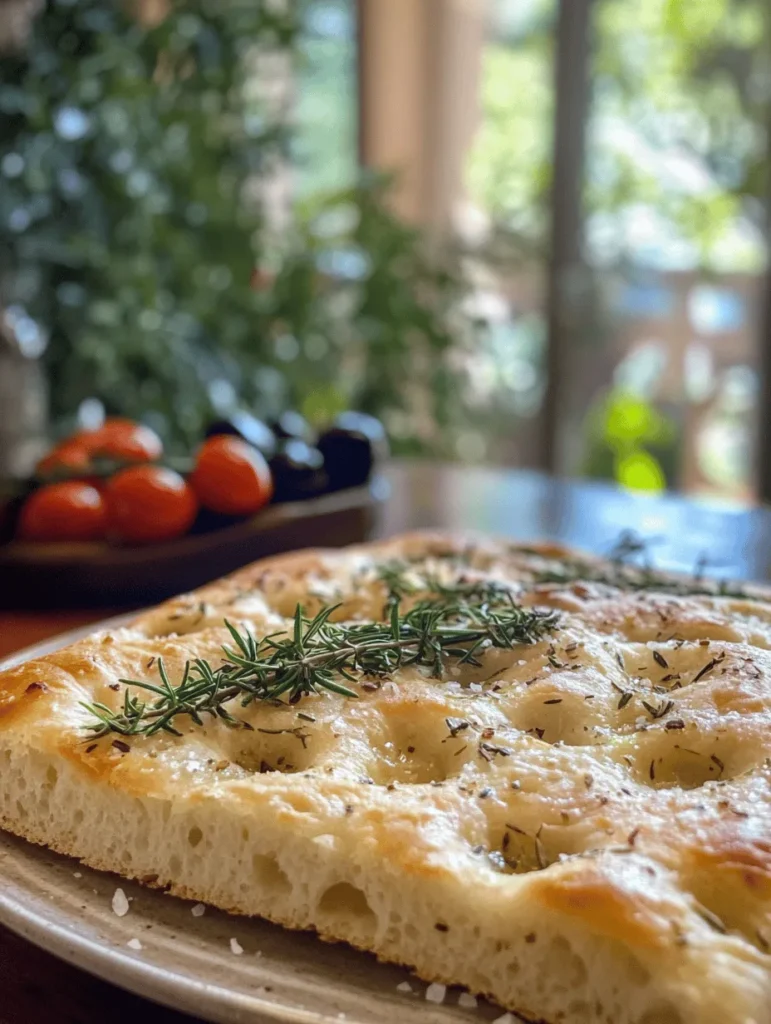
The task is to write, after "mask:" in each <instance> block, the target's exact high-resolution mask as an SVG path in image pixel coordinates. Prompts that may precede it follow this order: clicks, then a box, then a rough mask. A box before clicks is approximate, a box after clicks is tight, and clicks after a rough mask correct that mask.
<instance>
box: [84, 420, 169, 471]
mask: <svg viewBox="0 0 771 1024" xmlns="http://www.w3.org/2000/svg"><path fill="white" fill-rule="evenodd" d="M74 440H75V441H76V443H78V444H80V445H81V446H83V447H84V448H86V449H87V450H88V451H89V453H90V454H91V457H92V458H98V457H101V458H105V459H119V460H124V461H125V462H153V461H155V459H159V458H160V457H161V455H163V442H162V441H161V439H160V437H158V435H157V434H156V433H155V431H154V430H151V429H150V427H146V426H144V425H143V424H142V423H134V422H133V420H127V419H121V418H119V417H117V416H116V417H112V418H110V419H106V420H105V421H104V423H103V424H102V426H101V427H99V428H98V429H97V430H83V431H81V432H80V433H79V434H76V435H75V438H74Z"/></svg>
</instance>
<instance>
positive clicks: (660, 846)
mask: <svg viewBox="0 0 771 1024" xmlns="http://www.w3.org/2000/svg"><path fill="white" fill-rule="evenodd" d="M496 594H497V595H500V594H508V595H510V596H509V597H507V598H506V599H507V600H510V602H511V608H512V609H513V610H514V611H515V612H516V615H520V614H522V615H525V612H522V608H523V607H524V608H525V609H531V610H532V609H539V611H538V613H537V614H538V616H540V618H538V619H537V621H536V620H534V622H535V625H534V626H533V628H532V635H531V636H530V637H529V640H530V642H526V643H515V644H514V645H513V646H507V645H506V643H505V642H502V641H501V642H498V640H497V639H496V638H497V637H498V634H497V633H495V632H494V630H493V632H492V633H491V636H492V637H493V639H492V640H487V641H486V642H479V643H477V644H475V643H474V642H472V641H468V640H467V641H463V642H462V643H461V646H460V647H458V646H457V645H456V647H454V648H452V649H451V650H449V651H447V650H445V652H444V654H443V655H442V656H440V657H439V660H438V662H437V663H436V664H433V663H431V661H430V658H427V657H423V658H422V659H421V658H416V659H412V663H407V662H409V661H410V659H409V658H406V657H405V659H404V661H403V662H402V664H401V665H399V664H398V663H397V662H393V664H391V668H390V670H388V671H384V670H382V669H381V670H379V671H370V672H369V673H368V674H364V675H363V674H362V673H361V672H358V673H357V672H356V671H353V672H351V671H347V673H346V676H342V675H339V674H336V673H335V672H331V673H330V674H329V677H328V681H331V683H332V685H333V686H337V685H339V686H343V687H344V688H347V689H348V690H350V691H351V692H352V693H353V696H351V695H346V694H345V693H339V692H333V691H330V690H329V689H326V688H325V687H324V686H321V687H320V688H319V692H313V693H310V694H307V693H301V692H300V691H293V690H291V689H290V690H286V691H285V692H284V693H283V694H279V695H278V696H276V693H275V691H273V693H272V695H271V696H270V697H269V699H262V698H260V699H255V700H254V701H253V702H252V703H250V704H249V705H248V706H246V707H242V701H241V699H240V697H239V698H233V699H230V700H228V701H227V702H226V703H225V704H224V705H222V708H221V710H222V711H223V713H224V715H225V717H222V716H220V715H217V714H208V713H204V714H202V715H200V717H199V720H198V721H196V720H195V719H194V718H193V717H191V716H190V715H188V714H185V713H184V709H182V710H180V709H179V708H178V712H179V713H177V714H176V716H175V717H173V719H171V718H170V719H169V720H168V722H167V723H166V724H168V725H170V726H171V728H172V729H173V730H174V731H168V730H166V729H161V730H159V731H156V732H153V733H152V734H145V733H141V732H137V734H136V735H122V734H120V733H119V732H117V731H115V729H114V726H115V725H116V724H117V725H118V727H120V723H121V721H123V723H124V726H125V723H126V722H127V721H129V718H130V715H129V718H125V717H124V718H123V719H121V717H120V716H121V714H122V712H121V708H123V709H128V712H130V713H136V711H137V707H138V705H137V703H136V701H137V700H138V699H139V696H141V695H142V694H144V696H142V699H143V700H145V701H147V700H150V701H152V700H155V699H156V698H157V699H159V700H160V699H162V698H161V697H157V695H156V694H154V693H148V692H145V691H142V690H141V689H140V688H138V687H135V686H131V685H129V684H127V683H125V682H122V681H121V680H126V679H128V680H139V681H146V682H148V683H150V684H152V685H156V686H158V687H159V690H158V693H161V694H162V693H163V687H164V686H165V684H164V683H163V682H162V680H161V678H160V676H159V673H158V666H159V663H162V664H163V665H164V667H165V675H166V677H167V679H168V680H170V685H171V686H172V687H174V686H176V685H177V684H178V683H179V681H180V679H181V677H182V675H183V672H184V667H185V664H186V662H191V661H193V659H203V661H204V663H205V666H209V667H211V668H212V669H213V670H214V669H216V668H217V667H221V666H224V669H222V671H223V672H228V671H231V670H233V671H235V670H234V669H233V657H234V655H233V650H234V646H235V645H234V639H233V635H232V634H231V632H230V631H229V630H228V628H227V626H226V625H225V622H224V620H225V619H227V620H228V621H229V622H230V623H231V625H232V626H233V628H234V629H235V630H237V631H238V632H239V633H240V635H242V636H244V637H247V638H248V637H249V636H253V637H254V638H256V639H255V643H259V641H260V640H261V639H262V638H264V637H265V636H270V635H272V634H279V638H278V642H281V635H280V634H282V633H285V632H288V634H289V637H291V636H292V635H293V630H294V629H295V624H294V623H293V621H292V619H293V616H294V615H295V611H296V607H297V605H298V603H299V604H302V605H303V609H304V615H305V616H306V619H305V620H304V621H303V620H299V619H298V625H297V628H298V629H299V630H300V634H301V635H303V634H304V632H307V630H308V629H309V625H308V623H309V622H310V621H313V618H314V616H316V615H317V613H318V612H319V611H320V610H321V609H322V608H324V607H325V606H329V605H338V607H337V608H336V609H335V610H334V611H333V612H332V613H331V621H332V622H334V623H337V624H338V625H339V624H341V623H343V624H345V623H352V622H353V623H359V625H361V623H363V622H367V621H384V622H388V623H391V624H392V625H391V626H388V627H387V628H389V629H390V628H393V630H394V631H395V632H394V634H393V635H394V637H397V636H400V637H402V636H405V635H406V633H405V632H404V630H406V629H407V627H406V626H405V625H404V623H405V622H407V619H403V620H400V619H399V615H402V616H407V615H408V613H409V610H410V609H411V608H416V607H418V606H420V603H421V602H427V604H426V605H425V607H428V608H429V610H430V609H431V608H433V607H435V605H436V602H441V601H444V602H445V603H447V602H449V603H450V604H452V607H453V608H454V609H455V611H453V612H452V614H453V615H455V616H456V619H457V622H458V623H460V627H461V631H462V627H463V624H464V623H466V624H468V623H471V624H472V625H473V627H474V628H479V629H481V630H483V631H484V630H490V629H493V627H491V626H490V625H489V622H491V621H493V620H494V617H495V614H497V613H496V612H495V611H494V610H491V608H493V606H495V607H497V606H496V605H495V602H496V601H497V600H498V598H497V597H496ZM490 595H492V597H491V596H490ZM432 602H434V603H433V604H432ZM491 602H492V603H491ZM394 608H396V619H395V624H394V614H395V613H394ZM501 614H503V613H501ZM512 614H514V612H512ZM421 621H422V620H421ZM444 621H445V620H442V622H444ZM496 621H497V620H496ZM400 622H401V624H400ZM432 622H433V625H431V624H430V623H429V626H427V627H426V628H427V629H433V630H434V631H435V632H436V633H437V635H439V632H441V630H439V629H438V627H437V624H436V622H437V620H432ZM480 623H482V625H481V626H480ZM440 625H441V623H440ZM317 628H318V630H319V633H318V634H317V636H316V640H315V641H313V643H318V637H319V636H321V635H325V634H323V629H324V628H325V627H324V626H323V623H322V624H321V625H320V626H318V627H317ZM330 628H331V627H330ZM335 628H336V627H335ZM346 628H347V627H346ZM421 628H422V627H421ZM442 628H444V626H442ZM447 628H448V629H449V628H450V627H447ZM495 628H497V627H495ZM501 628H502V627H501ZM528 628H529V627H528ZM437 630H438V632H437ZM400 631H401V632H400ZM472 632H473V630H472ZM340 635H342V634H340ZM340 635H338V634H335V636H336V639H335V638H334V637H332V634H331V633H330V634H329V637H332V638H331V639H329V638H328V640H325V641H324V642H325V643H327V642H328V644H329V645H331V646H334V644H335V643H338V644H339V643H340V642H341V641H340ZM351 635H353V634H351ZM357 635H359V634H357ZM373 635H374V634H373ZM469 635H471V634H469ZM287 642H290V641H289V640H288V641H287ZM351 642H353V641H351ZM302 643H305V644H306V645H308V650H309V651H310V650H311V645H312V641H311V639H310V638H308V639H307V640H302ZM406 643H407V642H406V641H405V643H404V645H403V647H404V650H405V651H410V652H413V653H414V649H413V648H409V647H408V646H405V645H406ZM463 643H465V648H464V646H463ZM223 645H226V646H227V647H228V648H229V649H230V652H231V653H230V654H225V653H224V652H223ZM247 645H248V641H247ZM387 647H388V641H387V640H386V641H383V642H382V643H381V646H380V648H378V650H379V651H382V649H385V648H387ZM470 647H474V650H473V652H471V653H470V654H469V656H468V657H466V656H464V649H465V650H466V651H467V653H468V650H469V648H470ZM770 648H771V601H770V600H769V597H768V594H767V593H764V592H762V591H753V594H752V596H748V595H747V593H746V592H745V591H743V590H742V589H741V588H733V589H728V588H725V587H718V586H716V585H714V586H713V585H710V584H708V583H704V582H703V581H701V580H698V579H694V580H686V579H684V578H683V579H677V578H673V577H664V576H660V577H659V576H657V575H656V574H654V573H651V572H649V571H647V570H636V569H631V568H629V567H627V566H626V565H625V564H623V563H621V562H602V561H600V560H597V559H590V558H588V557H586V556H579V555H576V554H574V553H571V552H569V551H567V550H565V549H562V548H558V547H555V546H551V545H535V546H531V547H527V548H525V547H520V546H515V545H512V544H510V543H507V542H504V541H493V540H484V539H479V538H476V539H469V538H466V537H457V536H455V537H453V536H440V535H436V534H416V535H408V536H405V537H401V538H397V539H395V540H392V541H388V542H384V543H380V544H374V545H370V546H363V547H356V548H350V549H346V550H343V551H308V552H300V553H297V554H293V555H287V556H281V557H277V558H274V559H270V560H267V561H264V562H261V563H258V564H256V565H253V566H251V567H249V568H247V569H244V570H242V571H240V572H238V573H236V574H235V575H233V576H231V577H229V578H226V579H225V580H222V581H220V582H218V583H215V584H212V585H210V586H207V587H205V588H203V589H202V590H200V591H198V592H196V593H194V594H191V595H187V596H183V597H180V598H177V599H175V600H173V601H170V602H168V603H166V604H164V605H162V606H161V607H160V608H158V609H155V610H153V611H151V612H149V613H146V614H144V615H142V616H140V617H139V618H138V619H137V620H136V621H135V622H134V623H133V624H132V625H130V626H128V627H126V628H121V629H114V630H110V631H106V632H98V633H95V634H93V635H92V636H90V637H88V638H87V639H85V640H82V641H80V642H79V643H76V644H74V645H73V646H71V647H69V648H66V649H64V650H61V651H59V652H57V653H55V654H52V655H50V656H47V657H43V658H40V659H37V660H34V661H30V662H28V663H26V664H24V665H21V666H19V667H17V668H14V669H11V670H8V671H6V672H4V673H0V824H1V825H2V826H3V827H5V828H6V829H9V830H10V831H11V832H14V833H16V834H17V835H19V836H23V837H25V838H27V839H29V840H31V841H33V842H36V843H41V844H44V845H46V846H49V847H51V848H53V849H54V850H57V851H59V852H61V853H65V854H70V855H72V856H74V857H77V858H79V859H81V860H82V861H83V862H84V863H86V864H88V865H90V866H92V867H94V868H100V869H107V870H110V871H115V872H118V873H119V874H121V875H124V876H126V877H129V878H136V879H139V880H140V881H142V882H145V883H146V884H148V885H153V886H158V887H163V888H166V889H168V890H169V891H170V892H172V893H174V894H176V895H178V896H183V897H188V898H191V899H195V900H201V901H204V902H207V903H211V904H214V905H216V906H218V907H221V908H223V909H225V910H227V911H232V912H235V913H239V914H249V915H259V916H262V917H265V918H269V919H270V920H272V921H276V922H279V923H281V924H283V925H286V926H287V927H290V928H311V929H315V930H317V931H318V933H319V934H320V935H321V936H322V937H323V938H325V939H335V940H338V939H339V940H345V941H347V942H349V943H351V944H352V945H354V946H357V947H359V948H361V949H365V950H371V951H373V952H374V953H376V954H377V956H378V957H380V958H382V959H383V960H389V961H395V962H399V963H403V964H406V965H409V966H410V967H412V968H414V969H415V971H416V972H417V973H418V974H419V975H420V977H422V978H424V979H426V980H430V981H439V982H443V983H447V984H458V985H464V986H467V987H468V988H469V989H471V990H472V991H473V992H476V993H482V994H485V995H487V996H489V997H490V998H492V999H493V1000H495V1001H496V1002H498V1003H500V1004H501V1005H502V1006H504V1007H506V1008H509V1009H512V1010H515V1011H517V1012H519V1013H521V1014H523V1015H524V1016H526V1017H528V1018H532V1019H534V1020H544V1021H548V1022H550V1024H557V1022H562V1024H579V1022H580V1024H590V1022H591V1024H600V1022H603V1024H769V1022H771V973H770V968H771V956H770V955H769V951H770V949H771V945H770V944H771V790H770V788H769V783H770V781H771V760H769V759H770V758H771V715H770V714H769V710H770V709H771V652H770ZM400 649H401V648H400ZM316 650H317V648H315V647H313V648H312V651H311V653H312V654H313V657H316V654H314V653H313V652H315V651H316ZM424 653H425V652H424ZM236 654H237V649H236ZM324 656H326V655H323V654H322V657H324ZM380 656H381V655H380V654H378V657H380ZM247 660H248V659H247ZM311 660H312V659H311ZM309 664H310V662H309ZM319 664H320V661H319V660H318V658H317V660H316V661H313V666H314V668H313V670H314V671H315V670H316V668H317V667H318V665H319ZM201 671H203V670H201ZM316 678H318V677H316ZM127 690H128V693H129V698H130V700H129V701H128V702H127V703H125V701H126V697H125V694H126V691H127ZM293 694H294V695H293ZM138 695H139V696H138ZM263 696H264V695H263ZM163 699H165V698H163ZM191 699H192V698H191ZM132 701H133V703H132ZM84 705H90V706H91V709H89V707H86V706H84ZM94 705H97V710H99V709H100V708H101V709H102V710H101V713H102V715H103V716H104V717H105V719H106V721H107V722H108V723H109V722H110V721H112V723H113V725H112V726H110V725H105V726H104V727H103V732H102V734H101V735H99V728H98V727H99V719H97V718H95V716H94V713H93V706H94ZM132 708H133V712H132ZM145 713H146V711H145V712H142V714H145ZM111 715H112V716H113V717H112V718H111ZM157 717H158V716H156V719H155V720H156V721H157ZM143 721H144V722H145V724H146V721H147V720H145V719H143ZM135 724H136V721H135ZM140 724H141V723H140Z"/></svg>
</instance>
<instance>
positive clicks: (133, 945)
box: [126, 939, 142, 949]
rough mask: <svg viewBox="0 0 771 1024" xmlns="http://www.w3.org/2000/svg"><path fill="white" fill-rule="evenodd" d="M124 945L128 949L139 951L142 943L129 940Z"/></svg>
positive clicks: (136, 940) (137, 940)
mask: <svg viewBox="0 0 771 1024" xmlns="http://www.w3.org/2000/svg"><path fill="white" fill-rule="evenodd" d="M126 945H127V946H128V947H129V949H141V948H142V943H141V942H140V941H139V939H129V940H128V942H127V943H126Z"/></svg>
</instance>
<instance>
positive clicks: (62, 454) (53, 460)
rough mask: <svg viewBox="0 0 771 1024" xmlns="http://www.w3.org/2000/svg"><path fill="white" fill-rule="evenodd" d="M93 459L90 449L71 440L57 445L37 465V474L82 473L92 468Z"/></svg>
mask: <svg viewBox="0 0 771 1024" xmlns="http://www.w3.org/2000/svg"><path fill="white" fill-rule="evenodd" d="M90 465H91V459H90V456H89V453H88V449H87V448H86V446H85V445H83V444H81V443H80V442H79V441H76V440H74V439H73V438H70V439H69V440H68V441H62V442H61V444H57V445H56V446H55V447H54V448H52V449H51V451H50V452H49V453H48V455H46V456H45V457H44V458H42V459H41V460H40V462H38V464H37V472H38V473H39V474H40V475H41V476H47V475H48V474H50V473H56V472H57V471H58V470H62V471H65V472H67V473H81V472H84V471H87V470H88V469H89V468H90Z"/></svg>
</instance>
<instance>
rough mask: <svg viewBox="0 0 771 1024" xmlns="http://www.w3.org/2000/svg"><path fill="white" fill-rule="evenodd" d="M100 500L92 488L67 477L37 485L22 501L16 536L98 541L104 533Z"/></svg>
mask: <svg viewBox="0 0 771 1024" xmlns="http://www.w3.org/2000/svg"><path fill="white" fill-rule="evenodd" d="M106 526H107V515H106V510H105V504H104V499H103V498H102V495H101V494H100V493H99V491H97V490H96V489H95V488H94V487H91V486H89V484H86V483H82V482H80V481H77V480H67V481H62V482H61V483H56V484H46V485H45V486H44V487H40V488H39V489H38V490H37V491H33V492H32V494H31V495H30V496H29V497H28V498H27V500H26V501H25V502H24V505H23V506H22V508H21V512H20V513H19V523H18V526H17V535H18V536H19V537H20V538H21V539H22V540H31V541H57V540H58V541H66V540H99V539H100V538H101V537H103V536H104V534H105V529H106Z"/></svg>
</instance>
